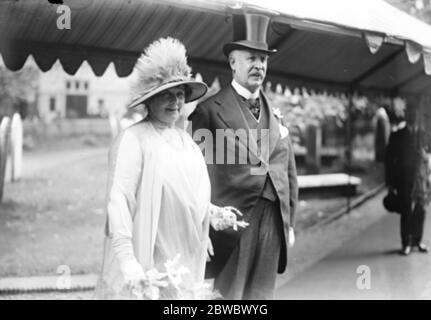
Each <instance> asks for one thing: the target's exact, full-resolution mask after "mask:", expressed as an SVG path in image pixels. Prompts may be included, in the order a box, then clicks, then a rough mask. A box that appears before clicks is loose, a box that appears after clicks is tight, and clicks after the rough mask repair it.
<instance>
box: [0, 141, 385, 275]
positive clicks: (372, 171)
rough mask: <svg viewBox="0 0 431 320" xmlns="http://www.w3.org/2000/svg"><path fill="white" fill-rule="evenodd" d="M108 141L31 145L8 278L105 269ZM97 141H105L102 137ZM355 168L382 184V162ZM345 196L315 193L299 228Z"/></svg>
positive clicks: (7, 223)
mask: <svg viewBox="0 0 431 320" xmlns="http://www.w3.org/2000/svg"><path fill="white" fill-rule="evenodd" d="M108 141H109V140H107V141H104V140H102V141H99V143H94V141H93V142H91V143H87V142H88V139H86V140H78V141H76V139H72V140H70V141H55V148H53V147H52V144H50V145H47V146H43V147H41V148H38V151H31V152H26V153H25V154H24V164H26V161H27V169H28V172H26V174H25V176H24V177H23V179H21V181H19V182H15V183H7V184H6V186H5V194H4V199H3V203H2V204H0V277H5V276H31V275H55V274H56V271H57V268H58V267H59V266H60V265H67V266H69V267H70V269H71V272H72V274H81V273H98V272H99V270H100V265H101V259H102V244H103V229H104V221H105V213H104V209H103V207H104V203H103V202H104V197H105V188H106V178H107V150H108V149H107V148H108V143H107V142H108ZM96 142H97V141H96ZM366 169H367V170H365V171H363V170H362V171H359V172H357V173H355V172H353V173H352V174H353V175H356V176H359V177H361V178H362V179H363V185H362V186H361V189H360V192H364V191H367V190H370V189H371V188H372V187H373V186H377V185H378V184H379V183H381V181H382V180H381V179H382V172H381V170H382V167H381V166H370V165H366ZM346 203H347V200H346V199H345V198H332V199H319V198H316V199H312V200H307V201H306V202H305V201H303V202H301V203H300V205H299V206H298V209H299V212H298V218H297V228H298V229H297V230H299V232H300V231H301V230H302V229H304V228H306V227H307V226H309V225H312V224H313V223H315V222H316V221H318V220H319V219H321V218H322V217H325V216H326V215H328V214H330V213H331V212H334V211H336V210H338V209H339V208H341V207H342V206H344V205H346Z"/></svg>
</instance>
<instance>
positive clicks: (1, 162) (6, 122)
mask: <svg viewBox="0 0 431 320" xmlns="http://www.w3.org/2000/svg"><path fill="white" fill-rule="evenodd" d="M9 135H10V118H9V117H3V119H2V121H1V123H0V202H1V201H2V199H3V189H4V184H5V174H6V160H7V156H8V153H9V147H10V144H9V140H10V139H9Z"/></svg>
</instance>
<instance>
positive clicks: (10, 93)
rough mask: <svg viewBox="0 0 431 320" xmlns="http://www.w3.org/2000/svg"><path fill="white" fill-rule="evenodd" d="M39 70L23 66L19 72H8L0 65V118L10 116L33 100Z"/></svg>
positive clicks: (34, 67)
mask: <svg viewBox="0 0 431 320" xmlns="http://www.w3.org/2000/svg"><path fill="white" fill-rule="evenodd" d="M38 77H39V70H38V69H37V67H36V66H25V67H23V68H22V69H21V70H19V71H10V70H8V69H7V68H6V67H5V66H4V65H0V118H1V117H3V116H12V114H13V112H14V111H15V110H16V109H17V108H19V106H20V105H22V104H30V103H32V102H33V101H34V100H35V97H36V89H37V82H38Z"/></svg>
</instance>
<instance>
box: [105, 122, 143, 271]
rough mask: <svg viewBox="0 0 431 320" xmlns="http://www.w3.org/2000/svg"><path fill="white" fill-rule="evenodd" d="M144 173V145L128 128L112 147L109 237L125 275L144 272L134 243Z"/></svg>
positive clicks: (108, 211) (109, 185) (109, 183)
mask: <svg viewBox="0 0 431 320" xmlns="http://www.w3.org/2000/svg"><path fill="white" fill-rule="evenodd" d="M141 175H142V152H141V147H140V144H139V141H138V139H137V137H136V136H135V135H134V134H133V133H132V132H130V131H127V130H126V131H125V132H124V133H123V134H122V135H120V136H119V137H118V138H117V140H116V141H115V142H114V144H113V146H112V148H111V150H110V154H109V182H108V191H107V200H106V203H107V213H108V236H109V237H111V239H112V246H113V250H114V254H115V256H116V257H117V258H118V259H119V261H120V265H121V269H122V271H123V274H125V275H126V274H130V273H137V272H140V271H141V270H140V268H139V266H140V265H139V263H138V262H137V260H136V258H135V255H134V251H133V244H132V236H133V218H134V214H135V210H136V191H137V189H138V184H139V182H140V179H141ZM138 265H139V266H138Z"/></svg>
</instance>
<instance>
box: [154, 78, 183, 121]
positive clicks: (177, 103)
mask: <svg viewBox="0 0 431 320" xmlns="http://www.w3.org/2000/svg"><path fill="white" fill-rule="evenodd" d="M184 100H185V89H184V86H178V87H174V88H170V89H166V90H164V91H162V92H160V93H159V94H157V95H155V96H154V97H152V98H151V99H150V100H149V101H148V102H147V106H148V111H149V114H150V117H151V118H152V119H153V120H156V121H158V122H160V123H162V124H165V125H167V126H173V125H174V124H175V122H176V121H177V120H178V118H179V116H180V111H181V108H182V107H183V106H184Z"/></svg>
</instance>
